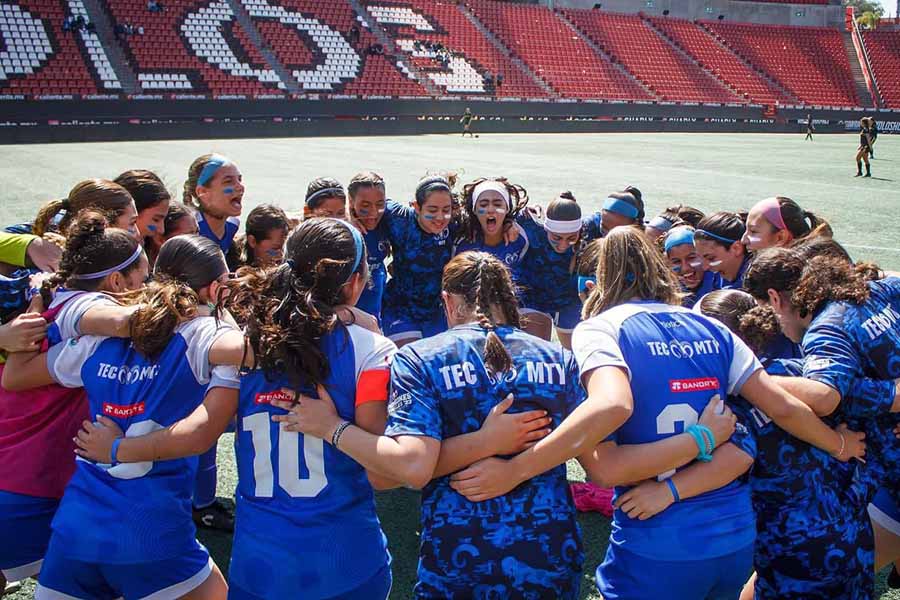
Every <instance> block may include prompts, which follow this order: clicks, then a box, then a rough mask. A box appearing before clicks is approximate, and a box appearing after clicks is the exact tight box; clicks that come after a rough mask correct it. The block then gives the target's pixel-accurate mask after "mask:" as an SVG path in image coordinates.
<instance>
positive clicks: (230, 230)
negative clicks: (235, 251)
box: [194, 210, 241, 255]
mask: <svg viewBox="0 0 900 600" xmlns="http://www.w3.org/2000/svg"><path fill="white" fill-rule="evenodd" d="M194 214H195V215H196V217H197V228H198V231H199V233H200V235H202V236H203V237H205V238H207V239H210V240H212V241H214V242H215V243H216V244H218V245H219V248H221V249H222V253H223V254H225V255H227V254H228V251H229V250H230V249H231V243H232V242H233V241H234V236H235V234H236V233H237V232H238V229H240V228H241V220H240V219H238V218H237V217H228V218H227V219H225V235H223V236H222V237H221V238H220V237H219V236H217V235H216V234H215V233H214V232H213V230H212V229H210V227H209V223H207V222H206V219H205V218H204V217H203V212H202V211H199V210H198V211H196V212H195V213H194Z"/></svg>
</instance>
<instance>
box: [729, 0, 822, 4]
mask: <svg viewBox="0 0 900 600" xmlns="http://www.w3.org/2000/svg"><path fill="white" fill-rule="evenodd" d="M738 1H739V2H766V3H768V4H828V0H738Z"/></svg>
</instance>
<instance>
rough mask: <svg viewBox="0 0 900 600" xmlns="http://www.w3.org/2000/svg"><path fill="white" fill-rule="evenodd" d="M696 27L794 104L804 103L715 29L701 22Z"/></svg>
mask: <svg viewBox="0 0 900 600" xmlns="http://www.w3.org/2000/svg"><path fill="white" fill-rule="evenodd" d="M697 28H698V29H700V30H701V31H702V32H703V33H705V34H706V35H708V36H709V37H711V38H712V39H713V41H715V42H716V44H718V45H719V46H720V47H721V48H722V49H723V50H725V51H726V52H729V53H731V54H733V55H734V56H735V57H737V59H738V60H739V61H741V62H742V63H744V64H745V65H747V67H749V68H750V69H752V70H754V71H756V73H757V74H758V75H759V76H760V77H762V78H763V79H765V80H766V81H768V82H769V83H770V84H771V85H772V87H774V88H776V89H778V90H779V91H781V93H783V94H784V95H785V96H787V97H788V98H790V99H791V101H792V102H793V103H794V104H804V102H803V101H801V100H800V98H798V97H797V95H796V94H794V93H792V92H791V91H790V90H789V89H787V88H786V87H784V86H783V85H782V84H781V82H780V81H778V80H777V79H775V78H774V77H772V76H771V75H769V73H767V72H766V71H763V70H762V69H760V68H759V67H757V66H756V65H754V64H753V63H752V62H750V61H749V60H747V59H746V58H745V57H744V56H743V55H742V54H741V53H740V52H737V51H736V50H735V49H734V48H732V47H731V46H730V45H728V44H726V43H725V42H724V41H723V40H722V38H720V37H719V36H718V35H716V32H715V31H712V30H710V29H709V27H707V26H706V25H704V24H703V23H697Z"/></svg>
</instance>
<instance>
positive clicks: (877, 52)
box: [863, 31, 900, 108]
mask: <svg viewBox="0 0 900 600" xmlns="http://www.w3.org/2000/svg"><path fill="white" fill-rule="evenodd" d="M863 40H864V42H865V45H866V52H867V53H868V55H869V63H870V64H871V65H872V71H873V73H874V75H875V83H876V84H877V86H878V92H879V93H880V94H881V99H882V100H883V101H884V106H885V108H900V31H865V32H863Z"/></svg>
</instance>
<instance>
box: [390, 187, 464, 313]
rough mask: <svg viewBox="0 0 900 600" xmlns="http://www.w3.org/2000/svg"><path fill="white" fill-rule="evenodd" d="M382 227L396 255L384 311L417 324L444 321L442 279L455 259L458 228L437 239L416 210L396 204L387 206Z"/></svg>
mask: <svg viewBox="0 0 900 600" xmlns="http://www.w3.org/2000/svg"><path fill="white" fill-rule="evenodd" d="M382 223H383V224H384V225H385V227H386V232H387V238H388V240H389V241H390V244H391V253H392V255H393V274H392V277H391V279H390V281H388V283H387V288H386V289H385V294H384V307H385V308H386V309H390V310H391V312H392V314H399V315H402V316H403V317H405V318H406V319H408V320H410V321H412V322H416V323H424V322H427V321H430V320H433V319H441V318H442V315H443V312H442V310H443V309H442V305H441V275H442V274H443V271H444V265H446V264H447V263H448V262H450V258H451V256H452V255H453V238H454V235H455V230H456V225H455V224H454V223H451V224H450V225H449V226H448V227H447V228H446V229H444V231H442V232H441V233H440V234H437V235H434V234H431V233H427V232H425V231H424V230H423V229H422V228H421V227H420V226H419V222H418V218H417V217H416V211H415V210H414V209H413V208H411V207H409V206H402V205H401V204H400V203H398V202H394V201H393V200H388V202H387V205H386V206H385V212H384V217H383V218H382Z"/></svg>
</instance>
